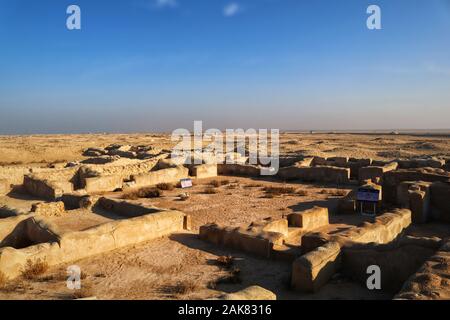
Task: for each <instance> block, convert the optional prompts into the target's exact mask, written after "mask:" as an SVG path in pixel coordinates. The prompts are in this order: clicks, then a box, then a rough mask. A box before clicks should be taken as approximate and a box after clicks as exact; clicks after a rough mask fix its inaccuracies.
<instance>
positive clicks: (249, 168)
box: [217, 163, 261, 177]
mask: <svg viewBox="0 0 450 320" xmlns="http://www.w3.org/2000/svg"><path fill="white" fill-rule="evenodd" d="M217 172H218V174H219V175H225V176H245V177H259V176H260V174H261V169H260V168H259V167H257V166H253V165H246V164H226V163H225V164H221V163H219V164H217Z"/></svg>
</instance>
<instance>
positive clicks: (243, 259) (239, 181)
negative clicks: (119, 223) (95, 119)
mask: <svg viewBox="0 0 450 320" xmlns="http://www.w3.org/2000/svg"><path fill="white" fill-rule="evenodd" d="M112 143H120V144H132V145H138V144H139V145H141V144H142V145H152V146H155V147H157V148H167V149H169V148H170V147H171V146H172V145H173V143H172V142H171V141H170V137H169V136H167V135H158V134H133V135H117V134H116V135H53V136H37V135H36V136H14V137H7V136H0V163H1V164H3V165H5V164H29V165H33V166H34V165H38V166H41V165H46V164H48V163H53V162H66V161H73V160H80V159H83V157H82V156H81V152H82V150H83V149H85V148H87V147H105V146H107V145H109V144H112ZM281 149H282V152H283V153H293V154H303V155H322V156H349V157H357V158H363V157H371V158H374V159H393V158H397V157H410V156H424V155H426V156H445V157H450V139H449V138H446V137H418V136H404V135H399V136H394V135H351V134H312V135H311V134H283V135H282V137H281ZM211 180H228V181H227V182H226V184H225V185H223V186H220V187H218V188H216V190H217V193H216V194H205V192H204V190H205V189H206V188H207V187H208V184H209V183H210V182H211ZM265 186H294V187H296V188H297V189H299V190H302V191H306V195H300V194H292V195H287V194H285V195H281V196H277V197H274V198H267V197H266V196H265V192H264V190H263V188H264V187H265ZM351 188H353V187H352V186H333V185H328V186H325V185H315V184H299V183H296V182H291V183H288V184H284V183H281V182H274V181H267V180H265V181H262V180H257V179H248V178H236V177H218V178H215V179H205V180H201V181H198V182H197V183H196V185H195V186H194V187H193V188H192V189H189V190H180V189H174V190H172V191H164V193H163V196H162V197H160V198H155V199H147V200H145V201H147V202H148V203H149V204H152V205H154V206H157V207H163V208H173V209H178V210H181V211H183V212H185V213H187V214H190V215H191V216H192V222H193V230H192V233H184V234H174V235H171V236H169V237H164V238H161V239H156V240H152V241H149V242H146V243H141V244H138V245H135V246H130V247H126V248H122V249H120V250H116V251H114V252H110V253H106V254H102V255H97V256H94V257H90V258H87V259H83V260H80V261H75V262H73V263H72V264H76V265H79V266H80V267H81V269H82V271H83V274H84V275H85V278H84V279H83V280H82V286H83V288H84V293H83V295H85V296H96V297H97V298H99V299H205V298H211V297H215V296H217V295H219V294H220V293H221V292H222V291H225V292H234V291H237V290H240V289H242V288H244V287H247V286H249V285H255V284H256V285H260V286H262V287H265V288H267V289H269V290H272V291H274V292H275V293H276V294H277V296H278V298H279V299H389V298H391V297H392V296H391V295H389V294H385V293H379V292H373V291H369V290H367V289H365V288H363V287H361V286H360V285H359V284H357V283H354V282H351V281H349V280H348V279H345V278H342V277H336V278H334V279H333V280H332V281H330V283H328V284H327V285H326V286H325V287H324V288H323V289H322V290H321V291H320V292H319V293H317V294H308V295H305V294H300V293H298V292H293V291H291V290H290V289H289V288H288V283H289V279H290V270H291V265H290V264H289V263H285V262H275V261H268V260H265V259H259V258H256V257H254V256H251V255H248V254H244V253H242V252H238V251H234V250H228V249H224V248H218V247H216V246H213V245H210V244H208V243H205V242H203V241H201V240H199V239H198V238H197V235H196V234H197V232H198V228H199V226H201V225H202V224H205V223H209V222H216V223H221V224H226V225H233V226H237V225H247V224H249V223H251V222H252V221H256V220H259V219H263V218H266V217H281V216H283V215H285V214H288V213H290V212H294V211H299V210H303V209H306V208H310V207H312V206H314V205H320V206H327V207H328V208H329V209H330V211H331V212H333V211H334V208H335V206H336V205H337V201H338V199H339V197H341V196H342V192H346V191H349V190H351ZM181 192H188V193H189V194H190V198H189V199H188V200H186V201H180V200H179V197H178V195H179V194H180V193H181ZM113 196H117V197H120V196H121V194H120V193H115V194H113ZM33 202H36V199H33V198H27V197H21V196H8V197H0V206H1V205H5V204H6V205H9V206H11V207H15V208H21V209H27V208H30V207H31V204H32V203H33ZM69 215H70V216H63V217H56V218H52V222H53V223H55V224H56V225H57V226H58V228H60V229H61V230H62V231H63V232H67V231H69V230H83V229H85V228H88V227H91V226H94V225H97V224H99V223H103V222H107V221H111V220H113V219H119V218H120V217H117V216H114V215H111V214H106V213H104V212H100V211H87V210H74V211H70V212H69ZM330 219H331V221H332V222H333V223H334V224H336V225H334V226H333V227H334V228H345V227H346V226H348V225H354V224H357V223H359V222H361V221H362V220H361V219H362V218H361V217H357V218H355V217H353V218H351V219H350V218H349V217H344V216H336V215H332V216H331V218H330ZM410 234H412V235H420V236H438V237H445V236H449V235H450V228H449V227H448V226H443V225H426V226H423V227H414V228H413V229H411V230H410ZM228 254H230V255H232V256H233V257H235V267H236V268H238V269H239V271H240V272H239V275H238V277H235V278H234V279H235V280H236V281H237V283H230V281H225V283H223V281H219V280H220V279H221V278H223V277H224V276H229V275H230V271H229V270H225V269H223V267H220V266H218V265H217V263H216V259H217V258H218V257H219V256H222V255H228ZM67 267H68V265H61V266H58V267H54V268H51V269H49V270H48V271H47V272H46V273H45V274H44V275H42V276H40V277H38V278H36V279H33V280H25V279H18V280H16V281H13V282H11V283H8V285H7V286H6V287H4V288H2V289H0V299H71V298H73V291H71V290H69V289H67V287H66V282H65V281H66V279H67V275H66V272H65V271H66V268H67ZM180 288H181V289H180ZM186 288H187V289H186Z"/></svg>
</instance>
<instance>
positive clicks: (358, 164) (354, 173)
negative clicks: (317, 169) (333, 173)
mask: <svg viewBox="0 0 450 320" xmlns="http://www.w3.org/2000/svg"><path fill="white" fill-rule="evenodd" d="M371 164H372V159H357V158H348V157H330V158H323V157H314V158H313V161H312V162H311V165H312V166H331V167H339V168H349V169H350V177H351V178H352V179H358V177H359V169H360V168H362V167H367V166H370V165H371Z"/></svg>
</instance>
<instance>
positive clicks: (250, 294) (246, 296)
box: [217, 286, 277, 301]
mask: <svg viewBox="0 0 450 320" xmlns="http://www.w3.org/2000/svg"><path fill="white" fill-rule="evenodd" d="M217 300H253V301H255V300H277V296H276V295H275V293H273V292H272V291H269V290H267V289H264V288H262V287H260V286H251V287H248V288H245V289H243V290H241V291H238V292H234V293H226V294H223V295H222V296H220V297H219V298H217Z"/></svg>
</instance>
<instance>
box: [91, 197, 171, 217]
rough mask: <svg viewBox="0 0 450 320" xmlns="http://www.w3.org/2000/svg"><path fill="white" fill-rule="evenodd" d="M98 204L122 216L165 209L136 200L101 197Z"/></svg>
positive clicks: (132, 215)
mask: <svg viewBox="0 0 450 320" xmlns="http://www.w3.org/2000/svg"><path fill="white" fill-rule="evenodd" d="M98 203H99V204H100V206H101V207H102V208H103V209H105V210H108V211H112V212H114V213H116V214H118V215H120V216H124V217H139V216H142V215H146V214H150V213H157V212H161V211H166V210H163V209H159V208H156V207H150V206H145V205H142V204H141V203H139V202H138V201H132V200H126V201H124V200H120V199H112V198H105V197H102V198H100V199H99V200H98Z"/></svg>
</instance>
